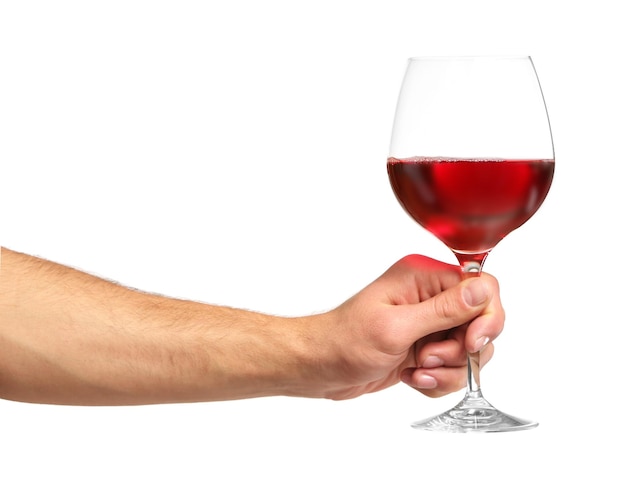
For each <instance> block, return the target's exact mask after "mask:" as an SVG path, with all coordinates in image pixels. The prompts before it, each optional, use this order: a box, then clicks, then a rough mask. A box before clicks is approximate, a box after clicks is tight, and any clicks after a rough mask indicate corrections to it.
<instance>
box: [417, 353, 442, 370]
mask: <svg viewBox="0 0 626 491" xmlns="http://www.w3.org/2000/svg"><path fill="white" fill-rule="evenodd" d="M441 366H443V360H442V359H441V358H439V357H438V356H435V355H430V356H427V357H426V359H425V360H424V363H422V368H438V367H441Z"/></svg>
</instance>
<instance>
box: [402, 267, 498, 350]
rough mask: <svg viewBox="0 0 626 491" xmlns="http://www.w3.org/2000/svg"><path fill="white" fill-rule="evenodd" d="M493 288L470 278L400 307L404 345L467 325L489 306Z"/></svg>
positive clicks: (482, 280) (485, 282)
mask: <svg viewBox="0 0 626 491" xmlns="http://www.w3.org/2000/svg"><path fill="white" fill-rule="evenodd" d="M493 294H494V293H493V289H492V287H491V285H490V284H489V282H488V281H487V280H486V279H483V278H481V277H476V278H469V279H466V280H464V281H462V282H461V283H459V284H458V285H456V286H454V287H452V288H449V289H447V290H444V291H442V292H441V293H439V294H437V295H435V296H434V297H431V298H429V299H428V300H425V301H423V302H420V303H418V304H412V305H403V306H401V308H404V309H406V311H405V312H404V313H403V314H404V315H402V318H403V319H404V320H406V321H407V322H408V323H409V324H410V325H406V330H405V331H404V332H406V334H407V336H408V338H407V339H406V340H405V341H406V342H407V343H410V344H412V343H414V342H415V341H416V340H417V339H420V338H422V337H424V336H426V335H428V334H432V333H434V332H439V331H445V330H448V329H452V328H453V327H457V326H460V325H463V324H465V323H467V322H470V321H471V320H473V319H474V318H475V317H477V316H478V315H479V314H480V313H481V312H482V311H483V310H484V309H485V307H486V306H487V305H488V304H489V302H490V301H491V299H492V297H493Z"/></svg>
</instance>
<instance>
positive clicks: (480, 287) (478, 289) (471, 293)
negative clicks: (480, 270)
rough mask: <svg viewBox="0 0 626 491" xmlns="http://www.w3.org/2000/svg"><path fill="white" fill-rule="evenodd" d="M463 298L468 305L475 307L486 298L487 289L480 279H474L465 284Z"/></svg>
mask: <svg viewBox="0 0 626 491" xmlns="http://www.w3.org/2000/svg"><path fill="white" fill-rule="evenodd" d="M463 298H464V299H465V301H466V302H467V304H468V305H471V306H472V307H475V306H477V305H480V304H481V303H483V302H484V301H485V300H487V289H486V288H485V285H484V283H483V282H482V281H481V280H480V279H478V278H477V279H475V280H472V281H470V282H468V283H467V285H465V289H464V290H463Z"/></svg>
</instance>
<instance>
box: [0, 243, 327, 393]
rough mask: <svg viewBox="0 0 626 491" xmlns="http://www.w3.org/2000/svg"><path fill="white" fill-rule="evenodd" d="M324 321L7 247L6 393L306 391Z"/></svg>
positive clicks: (2, 278) (3, 279)
mask: <svg viewBox="0 0 626 491" xmlns="http://www.w3.org/2000/svg"><path fill="white" fill-rule="evenodd" d="M316 322H320V318H319V317H303V318H297V319H287V318H280V317H274V316H268V315H264V314H259V313H255V312H247V311H243V310H237V309H231V308H226V307H218V306H213V305H207V304H203V303H199V302H191V301H183V300H176V299H172V298H167V297H161V296H158V295H152V294H146V293H142V292H137V291H133V290H130V289H128V288H125V287H123V286H120V285H116V284H114V283H111V282H108V281H105V280H103V279H100V278H96V277H94V276H92V275H89V274H85V273H83V272H80V271H77V270H75V269H72V268H67V267H64V266H61V265H58V264H55V263H51V262H48V261H44V260H40V259H36V258H33V257H30V256H27V255H23V254H19V253H15V252H12V251H9V250H6V249H4V250H2V262H1V263H0V397H3V398H7V399H14V400H22V401H30V402H43V403H61V404H104V405H110V404H149V403H165V402H192V401H210V400H223V399H237V398H247V397H258V396H268V395H302V393H303V391H304V390H305V389H304V386H305V385H306V386H309V385H310V383H311V382H312V380H311V378H314V377H315V365H316V360H315V356H316V354H315V351H316V350H315V349H314V346H312V345H310V344H309V342H308V341H310V340H309V339H308V334H307V333H309V332H311V331H312V330H311V324H312V323H316ZM313 385H315V384H313ZM309 390H310V387H309Z"/></svg>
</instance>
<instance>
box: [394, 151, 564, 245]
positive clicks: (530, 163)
mask: <svg viewBox="0 0 626 491" xmlns="http://www.w3.org/2000/svg"><path fill="white" fill-rule="evenodd" d="M387 173H388V174H389V180H390V182H391V187H392V188H393V191H394V193H395V195H396V197H397V198H398V201H400V204H401V205H402V206H403V207H404V209H405V210H406V211H407V213H408V214H409V215H410V216H411V217H413V219H414V220H415V221H416V222H418V223H419V224H420V225H422V226H423V227H424V228H425V229H426V230H429V231H430V232H432V233H433V234H434V235H435V236H436V237H438V238H439V239H440V240H441V241H443V242H444V243H445V244H446V245H447V246H448V247H450V248H451V249H453V250H455V251H464V252H483V251H488V250H490V249H491V248H493V247H494V246H495V245H496V244H497V243H498V242H499V241H500V240H502V238H504V237H505V236H506V235H507V234H508V233H509V232H511V231H512V230H515V229H516V228H518V227H519V226H520V225H522V224H523V223H524V222H526V221H527V220H528V219H529V218H530V217H531V216H532V215H533V214H534V213H535V212H536V211H537V209H538V208H539V206H541V203H543V200H544V199H545V197H546V195H547V194H548V190H549V189H550V185H551V183H552V176H553V174H554V160H497V159H449V158H432V157H428V158H425V157H413V158H409V159H396V158H393V157H390V158H389V159H388V161H387Z"/></svg>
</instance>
